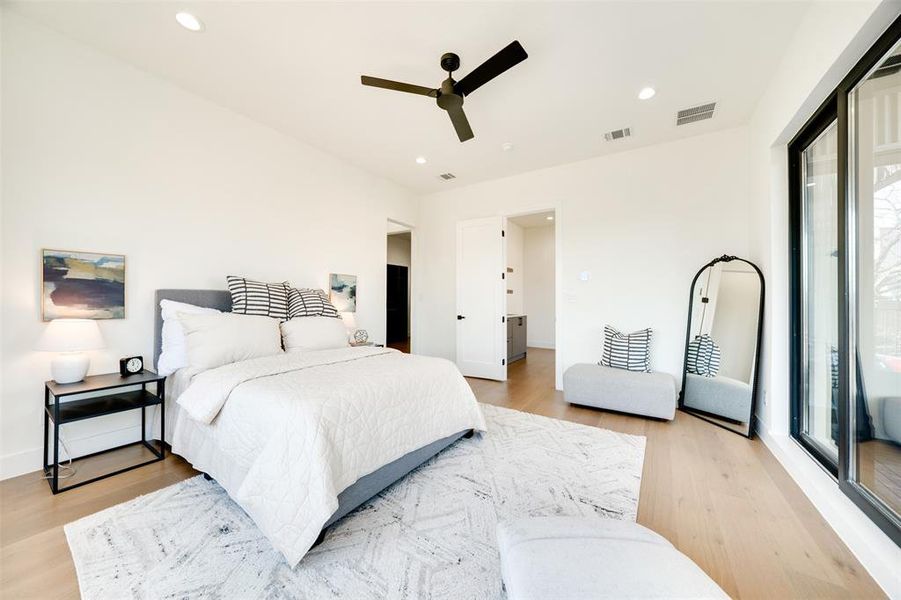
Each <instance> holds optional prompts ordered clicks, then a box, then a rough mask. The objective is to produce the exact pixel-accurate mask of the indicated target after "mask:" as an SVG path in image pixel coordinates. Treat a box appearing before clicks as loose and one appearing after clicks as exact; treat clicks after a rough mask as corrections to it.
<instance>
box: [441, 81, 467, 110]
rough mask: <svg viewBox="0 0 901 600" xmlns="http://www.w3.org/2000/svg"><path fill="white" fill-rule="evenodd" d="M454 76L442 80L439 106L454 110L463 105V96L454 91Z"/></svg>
mask: <svg viewBox="0 0 901 600" xmlns="http://www.w3.org/2000/svg"><path fill="white" fill-rule="evenodd" d="M455 83H456V82H455V81H454V80H453V78H451V77H448V78H447V79H445V80H444V81H442V82H441V93H440V94H438V99H437V102H438V106H439V107H441V108H442V109H444V110H452V109H454V108H460V107H461V106H463V96H461V95H460V94H458V93H456V92H454V84H455Z"/></svg>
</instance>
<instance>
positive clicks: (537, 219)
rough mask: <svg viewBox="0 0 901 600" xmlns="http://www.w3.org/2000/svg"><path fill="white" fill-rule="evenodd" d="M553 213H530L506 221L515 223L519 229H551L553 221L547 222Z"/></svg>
mask: <svg viewBox="0 0 901 600" xmlns="http://www.w3.org/2000/svg"><path fill="white" fill-rule="evenodd" d="M553 216H554V211H552V210H550V211H547V212H541V213H532V214H529V215H519V216H517V217H510V218H509V219H507V220H508V221H511V222H513V223H516V224H517V225H519V226H520V227H523V228H525V229H531V228H533V227H551V226H553V224H554V221H553V220H548V217H553Z"/></svg>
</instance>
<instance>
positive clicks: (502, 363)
mask: <svg viewBox="0 0 901 600" xmlns="http://www.w3.org/2000/svg"><path fill="white" fill-rule="evenodd" d="M501 366H502V367H506V366H507V359H506V358H502V359H501Z"/></svg>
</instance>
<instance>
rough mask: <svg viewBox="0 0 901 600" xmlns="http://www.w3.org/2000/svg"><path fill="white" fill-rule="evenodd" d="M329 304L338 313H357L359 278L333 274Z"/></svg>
mask: <svg viewBox="0 0 901 600" xmlns="http://www.w3.org/2000/svg"><path fill="white" fill-rule="evenodd" d="M329 302H331V303H332V304H334V305H335V308H337V309H338V312H357V276H356V275H343V274H341V273H332V274H331V275H329Z"/></svg>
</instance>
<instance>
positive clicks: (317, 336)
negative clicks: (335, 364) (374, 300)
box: [281, 317, 349, 352]
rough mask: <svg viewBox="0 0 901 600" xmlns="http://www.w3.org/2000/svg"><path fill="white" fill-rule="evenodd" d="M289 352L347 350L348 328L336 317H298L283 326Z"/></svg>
mask: <svg viewBox="0 0 901 600" xmlns="http://www.w3.org/2000/svg"><path fill="white" fill-rule="evenodd" d="M281 328H282V341H283V343H284V345H285V350H286V351H287V352H303V351H307V350H328V349H330V348H346V347H347V346H348V345H349V344H348V343H347V326H346V325H344V321H342V320H341V319H336V318H335V317H298V318H296V319H291V320H290V321H285V322H284V323H282V324H281Z"/></svg>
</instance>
